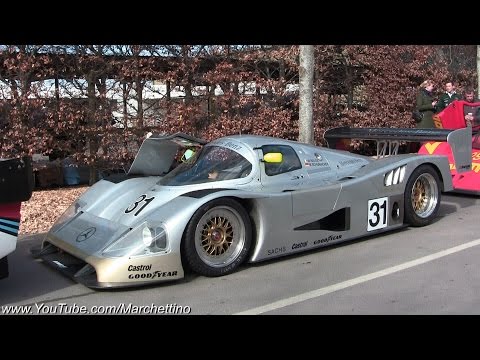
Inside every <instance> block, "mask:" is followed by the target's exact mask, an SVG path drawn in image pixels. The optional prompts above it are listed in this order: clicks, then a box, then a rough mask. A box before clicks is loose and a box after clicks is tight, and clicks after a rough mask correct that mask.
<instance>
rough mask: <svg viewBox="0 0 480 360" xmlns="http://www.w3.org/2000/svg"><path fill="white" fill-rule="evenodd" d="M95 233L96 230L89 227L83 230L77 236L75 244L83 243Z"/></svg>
mask: <svg viewBox="0 0 480 360" xmlns="http://www.w3.org/2000/svg"><path fill="white" fill-rule="evenodd" d="M95 231H97V229H96V228H94V227H91V228H88V229H86V230H83V231H82V232H81V233H80V234H79V235H78V236H77V242H82V241H85V240H87V239H89V238H91V237H92V236H93V234H95Z"/></svg>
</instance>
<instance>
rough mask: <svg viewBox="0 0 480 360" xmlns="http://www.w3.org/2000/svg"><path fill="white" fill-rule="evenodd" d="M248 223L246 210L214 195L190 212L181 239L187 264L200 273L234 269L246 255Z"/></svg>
mask: <svg viewBox="0 0 480 360" xmlns="http://www.w3.org/2000/svg"><path fill="white" fill-rule="evenodd" d="M251 242H252V226H251V221H250V218H249V217H248V214H247V212H246V210H245V209H244V208H243V206H242V205H240V204H239V203H238V202H237V201H236V200H233V199H228V198H223V199H215V200H213V201H211V202H208V203H206V204H205V205H203V206H202V207H200V208H199V209H198V210H197V211H196V212H195V214H193V216H192V218H191V219H190V222H189V223H188V225H187V228H186V231H185V237H184V239H183V242H182V250H183V255H184V259H185V261H186V262H187V264H188V266H189V267H190V268H191V269H192V270H193V271H195V272H196V273H198V274H201V275H204V276H221V275H226V274H228V273H231V272H233V271H235V270H236V269H237V268H238V266H239V265H240V264H242V263H243V261H245V259H246V257H247V256H248V252H249V250H250V246H251Z"/></svg>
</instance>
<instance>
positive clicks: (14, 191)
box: [0, 156, 34, 204]
mask: <svg viewBox="0 0 480 360" xmlns="http://www.w3.org/2000/svg"><path fill="white" fill-rule="evenodd" d="M33 185H34V180H33V169H32V159H31V158H30V157H29V156H25V157H23V158H13V159H0V204H4V203H12V202H21V201H27V200H28V199H30V197H31V196H32V191H33Z"/></svg>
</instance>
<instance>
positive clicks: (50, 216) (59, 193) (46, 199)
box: [19, 185, 89, 235]
mask: <svg viewBox="0 0 480 360" xmlns="http://www.w3.org/2000/svg"><path fill="white" fill-rule="evenodd" d="M88 188H89V186H86V185H83V186H71V187H68V188H58V189H48V190H37V191H34V192H33V194H32V197H31V198H30V200H29V201H26V202H23V203H22V210H21V212H22V219H21V222H20V231H19V234H20V235H27V234H37V233H42V232H47V231H48V229H49V228H50V227H51V226H52V224H53V223H54V222H55V220H56V219H57V218H58V217H59V216H60V215H62V213H63V212H64V211H65V210H66V209H67V208H68V207H69V206H70V204H72V203H73V201H74V200H75V199H76V198H78V197H79V196H80V195H81V194H82V193H83V192H84V191H86V190H87V189H88Z"/></svg>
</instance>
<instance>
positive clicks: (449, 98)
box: [437, 82, 462, 112]
mask: <svg viewBox="0 0 480 360" xmlns="http://www.w3.org/2000/svg"><path fill="white" fill-rule="evenodd" d="M454 100H462V97H461V96H460V95H459V94H457V92H456V91H455V85H453V83H452V82H447V83H446V84H445V92H444V93H443V94H442V95H441V96H440V98H439V99H438V104H437V112H440V111H442V110H443V109H445V108H446V107H447V106H448V105H450V104H451V103H452V102H453V101H454Z"/></svg>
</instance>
